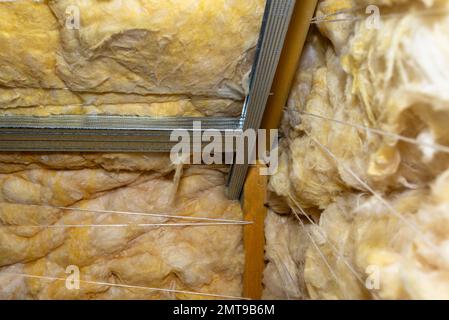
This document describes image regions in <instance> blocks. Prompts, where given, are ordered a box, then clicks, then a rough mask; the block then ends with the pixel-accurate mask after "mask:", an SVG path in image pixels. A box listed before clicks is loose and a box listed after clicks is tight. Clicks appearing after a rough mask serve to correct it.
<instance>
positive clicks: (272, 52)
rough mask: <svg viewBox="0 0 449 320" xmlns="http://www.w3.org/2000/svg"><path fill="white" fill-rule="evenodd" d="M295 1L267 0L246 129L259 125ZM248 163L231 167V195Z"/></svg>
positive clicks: (237, 193) (241, 182) (238, 192)
mask: <svg viewBox="0 0 449 320" xmlns="http://www.w3.org/2000/svg"><path fill="white" fill-rule="evenodd" d="M295 4H296V1H295V0H269V1H267V8H266V11H265V17H264V21H263V25H262V33H261V37H260V38H259V45H258V54H257V57H256V62H255V64H254V68H253V73H252V80H251V86H250V93H249V95H248V97H247V99H246V102H245V106H244V109H243V117H244V123H243V128H242V129H243V130H247V129H258V128H260V125H261V122H262V118H263V115H264V112H265V106H266V104H267V101H268V97H269V96H270V90H271V86H272V84H273V79H274V76H275V73H276V70H277V66H278V63H279V59H280V57H281V52H282V49H283V47H284V41H285V38H286V35H287V31H288V27H289V25H290V20H291V17H292V14H293V10H294V8H295ZM248 167H249V165H248V164H237V165H234V166H233V167H232V169H231V173H230V175H229V181H228V187H229V188H228V196H229V197H230V198H231V199H238V198H239V197H240V195H241V193H242V190H243V185H244V183H245V179H246V174H247V172H248Z"/></svg>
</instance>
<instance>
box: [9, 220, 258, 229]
mask: <svg viewBox="0 0 449 320" xmlns="http://www.w3.org/2000/svg"><path fill="white" fill-rule="evenodd" d="M252 223H253V222H250V221H239V222H210V223H135V224H133V223H131V224H53V225H17V226H16V225H1V226H0V228H19V227H20V228H44V229H56V228H128V227H153V228H160V227H210V226H230V225H249V224H252Z"/></svg>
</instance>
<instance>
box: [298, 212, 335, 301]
mask: <svg viewBox="0 0 449 320" xmlns="http://www.w3.org/2000/svg"><path fill="white" fill-rule="evenodd" d="M293 213H294V214H295V216H296V219H298V221H299V222H300V223H301V226H302V229H303V230H304V232H305V233H306V236H307V237H308V238H309V240H310V242H311V243H312V245H313V246H314V247H315V249H316V251H317V252H318V254H319V256H320V257H321V259H322V260H323V262H324V264H325V265H326V267H327V268H328V269H329V272H330V273H331V275H332V277H333V278H334V280H335V283H336V284H337V286H338V287H339V288H340V282H339V281H338V277H337V275H336V274H335V272H334V269H332V267H331V265H330V263H329V261H328V260H327V258H326V256H325V255H324V253H323V252H322V251H321V249H320V247H319V246H318V245H317V244H316V242H315V240H314V239H313V237H312V235H311V234H310V233H309V232H308V231H307V229H306V226H305V225H304V222H302V220H301V218H300V217H299V215H298V213H297V212H296V211H295V210H294V209H293ZM343 295H344V294H343Z"/></svg>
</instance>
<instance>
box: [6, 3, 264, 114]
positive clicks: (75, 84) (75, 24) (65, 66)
mask: <svg viewBox="0 0 449 320" xmlns="http://www.w3.org/2000/svg"><path fill="white" fill-rule="evenodd" d="M264 5H265V0H249V1H237V0H174V1H146V0H145V1H143V0H127V1H122V0H108V1H102V0H93V1H81V0H48V1H40V2H36V1H32V0H19V1H13V2H12V1H3V2H2V3H0V64H1V65H2V68H1V69H0V87H1V88H0V114H7V115H11V114H20V115H41V116H42V115H43V116H46V115H56V114H113V115H116V114H118V115H123V114H126V115H138V116H139V115H140V116H145V115H147V116H181V115H184V116H202V115H203V116H213V115H239V114H240V112H241V109H242V104H243V99H244V97H245V95H246V93H247V90H248V78H249V72H250V69H251V65H252V63H253V57H254V51H255V46H256V43H257V39H258V36H259V30H260V25H261V20H262V15H263V12H264Z"/></svg>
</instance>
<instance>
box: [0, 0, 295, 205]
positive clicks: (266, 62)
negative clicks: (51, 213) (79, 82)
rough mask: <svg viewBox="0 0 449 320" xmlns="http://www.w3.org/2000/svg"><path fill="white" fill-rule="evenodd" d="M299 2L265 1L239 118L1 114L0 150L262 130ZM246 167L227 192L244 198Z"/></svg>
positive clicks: (131, 144) (128, 145)
mask: <svg viewBox="0 0 449 320" xmlns="http://www.w3.org/2000/svg"><path fill="white" fill-rule="evenodd" d="M295 3H296V1H295V0H267V1H266V9H265V14H264V19H263V23H262V30H261V35H260V38H259V42H258V47H257V54H256V61H255V63H254V65H253V70H252V75H251V84H250V93H249V95H248V97H247V98H246V101H245V104H244V108H243V113H242V115H241V117H240V118H182V117H179V118H151V117H123V116H75V115H74V116H51V117H32V116H2V117H0V151H9V152H19V151H34V152H42V151H52V152H64V151H79V152H169V151H170V150H171V149H172V147H173V146H174V144H176V142H171V141H170V135H171V132H172V131H175V130H187V131H188V132H189V133H190V134H191V135H192V134H193V133H194V131H195V130H194V129H193V122H194V121H201V131H204V130H207V129H216V130H219V131H220V132H223V133H224V132H226V131H228V130H235V132H236V135H239V133H241V132H242V131H243V130H246V129H258V128H259V127H260V123H261V120H262V116H263V114H264V111H265V105H266V102H267V99H268V97H269V95H270V89H271V85H272V82H273V78H274V75H275V72H276V68H277V65H278V62H279V58H280V55H281V51H282V48H283V44H284V40H285V36H286V34H287V31H288V26H289V22H290V19H291V15H292V12H293V9H294V7H295ZM247 170H248V165H234V166H233V168H232V170H231V172H230V176H229V180H228V184H229V196H230V198H233V199H237V198H239V197H240V194H241V191H242V188H243V184H244V181H245V178H246V172H247Z"/></svg>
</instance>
